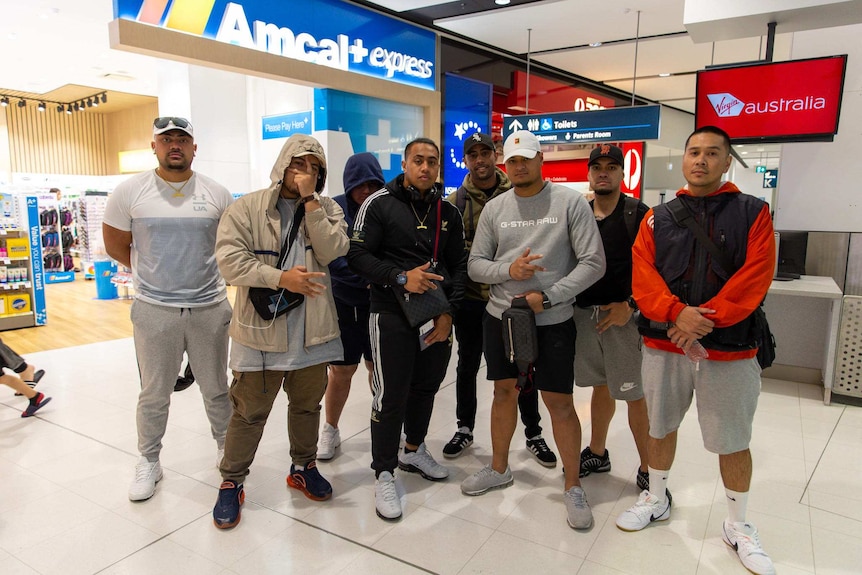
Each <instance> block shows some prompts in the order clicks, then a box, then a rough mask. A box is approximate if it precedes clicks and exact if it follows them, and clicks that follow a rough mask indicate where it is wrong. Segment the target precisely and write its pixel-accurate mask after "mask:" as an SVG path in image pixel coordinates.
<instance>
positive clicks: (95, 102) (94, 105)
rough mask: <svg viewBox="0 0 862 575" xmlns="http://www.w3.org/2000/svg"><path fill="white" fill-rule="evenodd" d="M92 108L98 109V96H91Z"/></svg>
mask: <svg viewBox="0 0 862 575" xmlns="http://www.w3.org/2000/svg"><path fill="white" fill-rule="evenodd" d="M93 107H94V108H98V107H99V96H98V95H96V96H93Z"/></svg>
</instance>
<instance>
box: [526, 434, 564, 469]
mask: <svg viewBox="0 0 862 575" xmlns="http://www.w3.org/2000/svg"><path fill="white" fill-rule="evenodd" d="M527 451H529V452H530V453H532V454H533V456H534V457H535V458H536V459H537V460H538V461H539V463H541V464H542V465H544V466H545V467H556V466H557V456H556V455H554V452H553V451H551V448H550V447H548V444H547V443H545V438H543V437H542V436H541V435H537V436H536V437H534V438H532V439H528V440H527Z"/></svg>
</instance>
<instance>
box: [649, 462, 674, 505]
mask: <svg viewBox="0 0 862 575" xmlns="http://www.w3.org/2000/svg"><path fill="white" fill-rule="evenodd" d="M669 474H670V469H666V470H665V469H653V468H652V467H650V468H649V492H650V493H651V494H652V496H653V497H657V498H658V500H659V501H664V497H665V490H666V489H667V476H668V475H669Z"/></svg>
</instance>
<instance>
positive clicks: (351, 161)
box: [344, 152, 386, 196]
mask: <svg viewBox="0 0 862 575" xmlns="http://www.w3.org/2000/svg"><path fill="white" fill-rule="evenodd" d="M365 182H375V183H376V184H377V185H378V187H381V188H382V187H383V184H384V183H386V180H384V179H383V170H382V169H381V168H380V163H379V162H378V161H377V158H376V157H375V156H374V154H372V153H371V152H361V153H359V154H353V155H352V156H350V157H349V158H348V159H347V163H346V164H344V193H345V194H346V195H348V196H349V195H350V192H352V191H353V190H354V188H356V187H357V186H360V185H362V184H364V183H365Z"/></svg>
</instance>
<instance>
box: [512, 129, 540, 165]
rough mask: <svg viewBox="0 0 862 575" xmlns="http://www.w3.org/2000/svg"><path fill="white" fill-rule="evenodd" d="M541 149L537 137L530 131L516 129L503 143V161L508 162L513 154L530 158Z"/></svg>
mask: <svg viewBox="0 0 862 575" xmlns="http://www.w3.org/2000/svg"><path fill="white" fill-rule="evenodd" d="M541 151H542V145H541V144H540V143H539V139H538V138H537V137H536V135H535V134H533V133H532V132H528V131H527V130H518V131H517V132H512V133H511V134H509V137H508V138H506V142H505V143H504V144H503V161H504V162H508V161H509V158H511V157H513V156H522V157H524V158H527V159H528V160H531V159H533V158H535V157H536V154H538V153H539V152H541Z"/></svg>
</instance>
